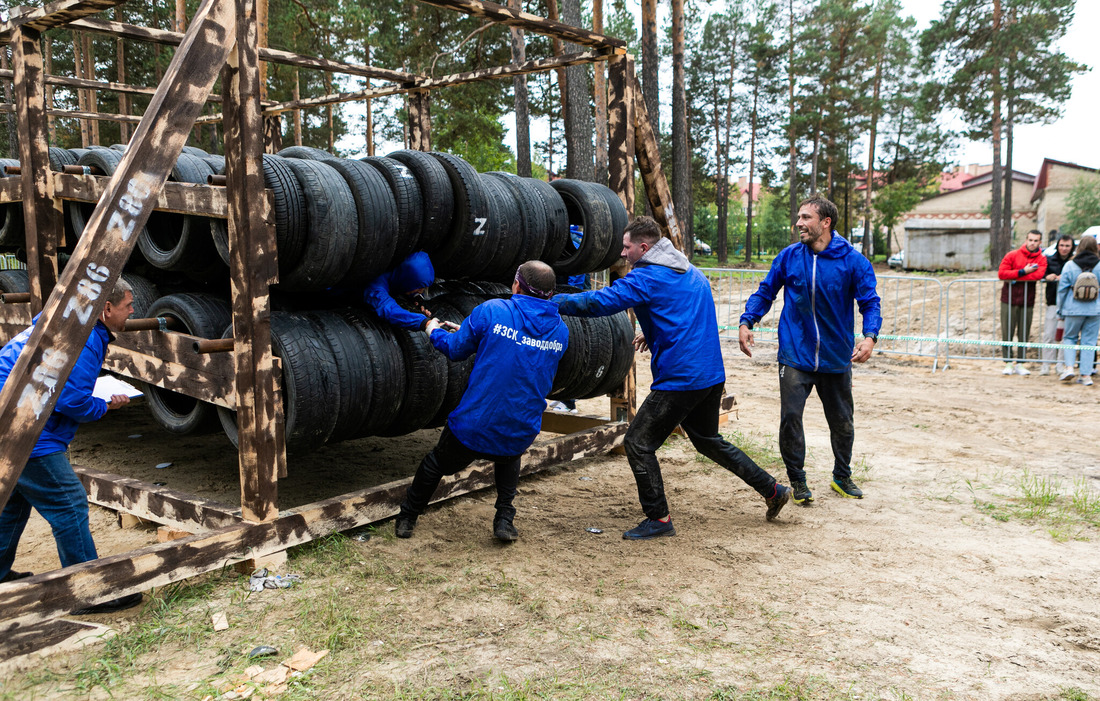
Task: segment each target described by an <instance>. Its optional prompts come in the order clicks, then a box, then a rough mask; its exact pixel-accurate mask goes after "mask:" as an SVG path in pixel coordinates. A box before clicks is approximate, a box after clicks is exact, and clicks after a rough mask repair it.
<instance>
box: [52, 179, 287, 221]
mask: <svg viewBox="0 0 1100 701" xmlns="http://www.w3.org/2000/svg"><path fill="white" fill-rule="evenodd" d="M53 180H54V193H55V194H56V196H57V197H60V198H61V199H65V200H76V201H77V202H99V200H100V199H101V198H102V197H103V193H104V192H106V191H107V188H108V185H109V184H110V177H109V176H104V175H70V174H68V173H54V178H53ZM265 194H266V197H264V198H263V200H264V202H265V208H270V207H271V206H272V205H271V198H272V197H273V196H274V193H273V192H271V191H267V192H266V193H265ZM228 202H229V200H228V197H227V196H226V192H225V188H224V187H222V186H214V185H199V184H196V183H174V182H166V183H164V186H163V187H162V188H161V189H160V191H159V192H157V194H156V197H155V198H154V199H153V200H152V205H153V208H154V209H155V210H157V211H161V212H177V213H179V214H197V215H201V216H205V217H217V218H219V219H225V218H226V217H227V216H229V203H228Z"/></svg>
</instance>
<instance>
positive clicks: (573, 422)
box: [542, 411, 611, 433]
mask: <svg viewBox="0 0 1100 701" xmlns="http://www.w3.org/2000/svg"><path fill="white" fill-rule="evenodd" d="M610 422H611V419H609V418H607V417H606V416H589V415H587V414H563V413H561V412H558V411H545V412H543V414H542V430H543V431H545V432H547V433H575V432H577V431H583V430H585V429H589V428H595V427H597V426H603V425H604V424H607V423H610Z"/></svg>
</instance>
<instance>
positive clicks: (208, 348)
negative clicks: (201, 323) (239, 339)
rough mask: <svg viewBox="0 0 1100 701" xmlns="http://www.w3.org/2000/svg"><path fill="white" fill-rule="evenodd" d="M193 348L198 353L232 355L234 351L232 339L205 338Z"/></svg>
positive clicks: (196, 342)
mask: <svg viewBox="0 0 1100 701" xmlns="http://www.w3.org/2000/svg"><path fill="white" fill-rule="evenodd" d="M192 346H194V348H195V352H196V353H230V352H232V350H233V339H232V338H204V339H203V340H201V341H195V342H194V343H193V344H192Z"/></svg>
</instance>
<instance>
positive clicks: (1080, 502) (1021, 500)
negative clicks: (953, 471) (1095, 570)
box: [966, 468, 1100, 542]
mask: <svg viewBox="0 0 1100 701" xmlns="http://www.w3.org/2000/svg"><path fill="white" fill-rule="evenodd" d="M1004 481H1008V482H1010V483H1011V484H1012V486H1013V487H1014V490H1013V492H1012V493H1010V494H1007V495H1002V494H998V493H996V491H995V490H994V489H993V488H991V487H990V486H988V485H979V484H976V483H974V482H972V481H971V480H966V485H967V488H968V490H969V491H970V496H971V499H972V501H973V504H974V508H975V509H977V510H978V511H980V512H981V513H983V514H985V515H987V516H989V517H990V518H993V519H994V520H997V521H1001V522H1005V521H1010V520H1013V519H1016V520H1020V521H1028V522H1032V523H1035V524H1036V525H1039V526H1041V527H1043V528H1044V529H1045V530H1046V531H1047V533H1048V535H1050V537H1051V538H1052V539H1053V540H1055V541H1058V542H1065V541H1068V540H1075V539H1078V540H1088V539H1089V538H1090V534H1091V532H1092V531H1094V530H1095V529H1097V528H1100V493H1097V492H1096V491H1095V490H1094V489H1093V488H1092V487H1090V486H1089V484H1088V483H1087V482H1086V481H1085V480H1084V479H1081V478H1078V479H1077V480H1075V481H1074V483H1073V485H1072V487H1071V488H1070V489H1069V490H1066V489H1065V486H1064V484H1063V482H1062V480H1060V479H1059V478H1057V477H1044V476H1042V475H1037V474H1035V473H1034V472H1032V471H1031V470H1029V469H1027V468H1025V469H1024V470H1023V471H1022V472H1021V473H1020V475H1019V476H1018V477H1016V478H1014V479H1010V480H1004ZM979 490H980V491H982V492H985V493H986V494H987V495H988V496H983V497H979V496H978V492H979Z"/></svg>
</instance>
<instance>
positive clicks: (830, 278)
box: [740, 231, 882, 373]
mask: <svg viewBox="0 0 1100 701" xmlns="http://www.w3.org/2000/svg"><path fill="white" fill-rule="evenodd" d="M876 284H877V281H876V279H875V271H874V269H873V268H872V267H871V263H870V262H868V260H867V259H866V258H864V257H863V255H862V254H861V253H860V252H859V251H857V250H856V249H855V248H853V247H852V244H850V243H848V241H847V240H846V239H845V238H844V237H842V236H840V235H838V234H837V233H836V232H835V231H834V232H833V238H832V240H831V241H829V245H828V246H826V247H825V250H823V251H821V253H815V252H814V250H813V249H812V248H810V247H809V246H807V245H806V244H804V243H795V244H791V245H790V246H787V247H786V248H784V249H783V250H782V251H780V252H779V255H778V256H776V257H775V260H773V261H772V267H771V269H770V270H769V271H768V274H767V276H765V278H764V281H763V282H761V283H760V287H759V288H758V289H757V290H756V292H754V293H753V294H752V296H751V297H749V299H748V301H747V302H746V303H745V313H744V314H742V315H741V321H740V323H742V324H745V325H747V326H748V327H749V328H750V329H751V328H752V326H753V324H755V323H756V322H758V321H760V319H762V318H763V317H764V315H765V314H767V313H768V310H769V309H771V306H772V302H774V301H775V297H776V295H777V294H778V293H779V288H781V287H782V288H783V312H782V314H780V315H779V362H780V364H782V365H789V366H791V367H793V368H797V369H799V370H802V371H805V372H827V373H842V372H847V371H848V369H849V368H850V367H851V366H852V348H853V347H854V345H855V343H854V341H855V337H854V335H853V333H852V332H853V329H854V328H855V312H854V311H853V310H852V301H853V300H855V301H856V302H857V303H858V305H859V313H860V315H861V316H862V317H863V333H864V334H872V333H873V334H878V332H879V329H880V328H881V327H882V316H881V315H880V312H879V306H880V304H879V297H878V293H877V292H876V291H875V285H876Z"/></svg>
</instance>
